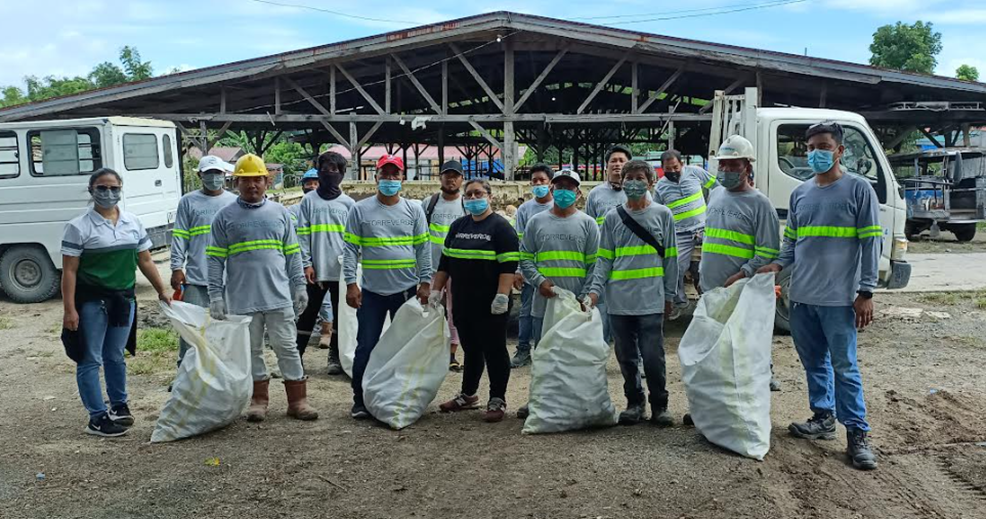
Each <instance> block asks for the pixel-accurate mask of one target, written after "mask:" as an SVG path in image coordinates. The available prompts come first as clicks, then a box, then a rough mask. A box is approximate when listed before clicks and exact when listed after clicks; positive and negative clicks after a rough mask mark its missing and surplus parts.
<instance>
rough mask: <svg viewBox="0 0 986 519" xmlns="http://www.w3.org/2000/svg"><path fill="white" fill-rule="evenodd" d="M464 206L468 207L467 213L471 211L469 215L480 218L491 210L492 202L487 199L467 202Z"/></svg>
mask: <svg viewBox="0 0 986 519" xmlns="http://www.w3.org/2000/svg"><path fill="white" fill-rule="evenodd" d="M463 205H464V206H465V207H466V211H469V214H472V215H475V216H479V215H481V214H483V213H485V212H486V210H487V209H489V207H490V201H489V200H487V199H485V198H480V199H477V200H466V201H465V203H464V204H463Z"/></svg>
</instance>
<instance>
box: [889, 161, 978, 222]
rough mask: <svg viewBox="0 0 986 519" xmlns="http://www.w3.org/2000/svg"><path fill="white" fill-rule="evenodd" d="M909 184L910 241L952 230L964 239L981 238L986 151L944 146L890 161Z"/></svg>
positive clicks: (906, 189)
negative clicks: (978, 234) (978, 227)
mask: <svg viewBox="0 0 986 519" xmlns="http://www.w3.org/2000/svg"><path fill="white" fill-rule="evenodd" d="M889 159H890V165H891V166H892V167H893V168H894V174H895V175H896V176H897V180H898V181H899V182H900V183H901V184H903V185H904V200H905V201H906V202H907V224H906V225H905V226H904V232H905V234H906V235H907V238H908V239H911V238H912V237H913V236H916V235H918V234H921V233H922V232H924V231H926V230H928V229H931V232H932V234H933V235H936V234H937V233H938V232H940V231H951V232H952V233H953V234H955V238H956V239H957V240H959V241H970V240H972V239H973V238H974V237H975V236H976V224H978V223H979V222H982V221H986V149H984V148H938V149H932V150H926V151H920V152H917V153H905V154H898V155H893V156H891V157H889Z"/></svg>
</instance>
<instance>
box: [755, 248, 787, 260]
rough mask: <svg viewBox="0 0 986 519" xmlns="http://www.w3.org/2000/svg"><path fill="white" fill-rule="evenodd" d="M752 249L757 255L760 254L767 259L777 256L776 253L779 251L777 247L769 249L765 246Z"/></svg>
mask: <svg viewBox="0 0 986 519" xmlns="http://www.w3.org/2000/svg"><path fill="white" fill-rule="evenodd" d="M753 251H754V252H755V253H756V255H757V256H761V257H764V258H767V259H774V258H776V257H777V255H778V254H780V253H781V251H779V250H777V249H770V248H767V247H755V248H754V249H753Z"/></svg>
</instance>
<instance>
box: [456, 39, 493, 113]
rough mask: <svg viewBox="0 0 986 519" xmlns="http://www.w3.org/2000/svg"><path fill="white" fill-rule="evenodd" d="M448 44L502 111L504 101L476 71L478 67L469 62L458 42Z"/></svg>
mask: <svg viewBox="0 0 986 519" xmlns="http://www.w3.org/2000/svg"><path fill="white" fill-rule="evenodd" d="M448 46H449V47H451V49H452V52H454V53H455V56H456V57H457V58H459V61H461V62H462V65H463V66H464V67H466V70H468V71H469V74H470V75H472V77H473V79H475V80H476V83H479V86H480V87H482V89H483V90H484V91H485V92H486V95H487V96H489V98H490V101H493V104H495V105H496V106H497V108H499V109H500V111H501V112H502V111H503V102H502V101H500V98H499V97H497V95H496V93H494V92H493V89H492V88H490V86H489V85H487V84H486V81H485V80H484V79H483V76H480V75H479V72H476V69H475V68H473V66H472V63H469V60H468V59H466V56H465V54H463V53H462V51H460V50H459V47H458V46H457V45H456V44H454V43H449V44H448Z"/></svg>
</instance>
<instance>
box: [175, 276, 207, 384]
mask: <svg viewBox="0 0 986 519" xmlns="http://www.w3.org/2000/svg"><path fill="white" fill-rule="evenodd" d="M181 300H182V301H183V302H185V303H188V304H190V305H195V306H201V307H202V308H209V287H200V286H196V285H185V288H184V291H183V293H182V299H181ZM190 347H191V346H189V344H188V343H187V342H185V339H182V338H179V339H178V365H179V366H181V360H182V359H184V358H185V352H186V351H188V348H190Z"/></svg>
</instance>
